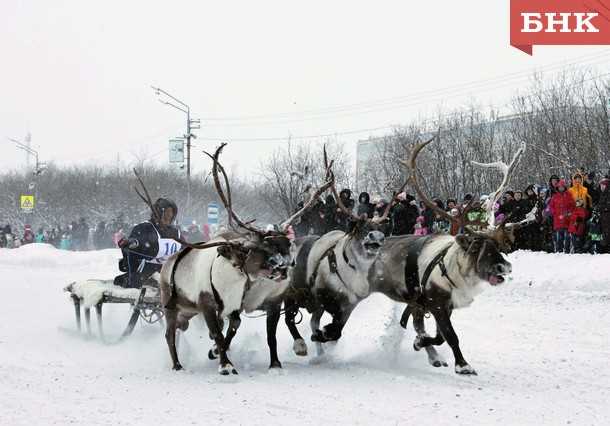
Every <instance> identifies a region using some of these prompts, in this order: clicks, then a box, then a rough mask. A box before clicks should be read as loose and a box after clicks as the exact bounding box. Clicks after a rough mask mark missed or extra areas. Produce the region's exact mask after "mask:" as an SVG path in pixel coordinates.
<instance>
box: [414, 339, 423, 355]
mask: <svg viewBox="0 0 610 426" xmlns="http://www.w3.org/2000/svg"><path fill="white" fill-rule="evenodd" d="M421 341H422V338H421V336H416V337H415V340H414V341H413V350H414V351H415V352H419V351H420V350H421V348H422V346H421Z"/></svg>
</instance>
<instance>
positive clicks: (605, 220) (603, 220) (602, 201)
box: [597, 178, 610, 253]
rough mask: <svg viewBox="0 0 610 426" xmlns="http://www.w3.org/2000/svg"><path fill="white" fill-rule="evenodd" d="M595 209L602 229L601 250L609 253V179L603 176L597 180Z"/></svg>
mask: <svg viewBox="0 0 610 426" xmlns="http://www.w3.org/2000/svg"><path fill="white" fill-rule="evenodd" d="M597 211H598V212H599V223H600V225H601V230H602V244H601V245H602V251H603V252H604V253H610V179H607V178H604V179H602V180H601V181H600V182H599V201H598V202H597Z"/></svg>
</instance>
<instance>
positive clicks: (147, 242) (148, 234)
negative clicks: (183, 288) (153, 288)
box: [114, 198, 180, 288]
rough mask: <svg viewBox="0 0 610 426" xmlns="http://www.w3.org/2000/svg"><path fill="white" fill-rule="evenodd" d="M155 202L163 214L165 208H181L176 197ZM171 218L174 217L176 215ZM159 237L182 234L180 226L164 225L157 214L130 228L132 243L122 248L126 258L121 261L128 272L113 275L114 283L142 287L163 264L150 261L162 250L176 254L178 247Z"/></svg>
mask: <svg viewBox="0 0 610 426" xmlns="http://www.w3.org/2000/svg"><path fill="white" fill-rule="evenodd" d="M155 206H159V207H157V208H158V210H159V211H160V214H161V215H162V214H163V213H162V212H163V210H164V209H166V208H172V209H173V210H174V218H175V214H177V212H178V209H177V207H176V204H175V203H174V202H173V201H170V200H166V199H163V198H160V199H159V200H157V201H156V202H155ZM174 218H172V221H173V219H174ZM159 237H161V238H170V239H173V238H180V230H179V229H178V228H177V227H175V226H173V225H168V226H161V225H160V224H159V223H158V221H157V220H156V218H154V217H152V218H151V219H150V220H149V221H146V222H142V223H140V224H138V225H136V226H134V228H133V229H132V230H131V233H130V234H129V238H128V241H129V245H128V246H125V247H123V248H122V252H123V259H121V260H120V261H119V269H120V270H121V271H122V272H125V273H124V274H122V275H119V276H117V277H116V278H115V279H114V284H115V285H118V286H121V287H129V288H140V287H142V284H143V283H144V281H146V280H147V279H148V278H149V277H150V276H151V275H152V274H154V273H155V272H159V271H160V270H161V267H162V266H163V265H161V264H159V263H150V261H152V260H153V259H154V258H155V257H156V256H157V254H158V253H159V252H164V251H165V253H164V254H167V255H169V254H173V252H175V251H176V248H177V247H178V245H177V243H176V245H175V246H168V247H165V248H163V247H161V250H159V249H160V247H159Z"/></svg>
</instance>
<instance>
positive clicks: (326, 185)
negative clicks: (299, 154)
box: [280, 145, 335, 232]
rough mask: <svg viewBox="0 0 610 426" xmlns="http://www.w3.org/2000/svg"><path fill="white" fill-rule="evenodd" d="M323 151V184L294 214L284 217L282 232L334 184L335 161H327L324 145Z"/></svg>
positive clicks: (281, 226)
mask: <svg viewBox="0 0 610 426" xmlns="http://www.w3.org/2000/svg"><path fill="white" fill-rule="evenodd" d="M323 151H324V169H325V170H326V183H324V185H322V186H321V187H319V188H318V189H317V190H316V191H315V192H314V193H313V194H312V195H311V197H310V198H309V200H308V201H307V203H305V204H304V205H303V207H302V208H301V209H300V210H299V211H298V212H296V213H295V214H293V215H292V216H290V217H289V218H288V219H286V220H285V221H284V222H282V224H281V225H280V230H281V231H282V232H286V230H287V229H288V227H289V226H290V225H291V224H292V223H293V222H294V221H295V220H297V219H298V218H299V217H301V216H302V215H303V214H304V213H305V212H306V211H307V210H308V209H310V208H311V207H312V206H313V205H314V203H315V202H316V200H317V199H318V197H319V196H320V195H322V194H323V193H324V192H325V191H326V190H327V189H328V188H330V187H331V186H333V185H334V182H335V175H334V173H333V172H332V167H333V164H334V162H335V161H334V160H332V161H331V162H330V163H329V162H328V154H327V153H326V145H324V148H323Z"/></svg>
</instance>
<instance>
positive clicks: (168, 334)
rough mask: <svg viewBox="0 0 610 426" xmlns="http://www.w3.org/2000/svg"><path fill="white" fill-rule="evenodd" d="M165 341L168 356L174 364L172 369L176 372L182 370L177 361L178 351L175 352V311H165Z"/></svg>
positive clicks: (176, 321) (176, 319) (176, 318)
mask: <svg viewBox="0 0 610 426" xmlns="http://www.w3.org/2000/svg"><path fill="white" fill-rule="evenodd" d="M165 319H166V321H165V323H166V326H165V341H166V342H167V347H168V348H169V355H170V356H171V357H172V362H173V364H174V366H173V369H174V370H176V371H179V370H182V365H181V364H180V361H179V360H178V351H177V350H176V328H177V323H178V311H177V310H176V309H165Z"/></svg>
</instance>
